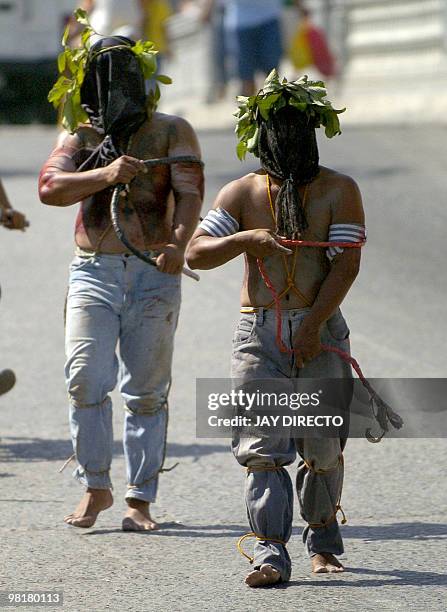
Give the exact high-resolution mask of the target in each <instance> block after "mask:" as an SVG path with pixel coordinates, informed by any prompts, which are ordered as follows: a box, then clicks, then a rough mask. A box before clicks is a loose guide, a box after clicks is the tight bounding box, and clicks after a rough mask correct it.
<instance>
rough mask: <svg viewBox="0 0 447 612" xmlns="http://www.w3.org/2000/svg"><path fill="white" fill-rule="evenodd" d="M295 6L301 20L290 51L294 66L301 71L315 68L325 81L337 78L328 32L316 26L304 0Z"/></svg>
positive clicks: (296, 1) (335, 63)
mask: <svg viewBox="0 0 447 612" xmlns="http://www.w3.org/2000/svg"><path fill="white" fill-rule="evenodd" d="M295 6H296V8H297V9H298V13H299V17H300V20H299V23H298V27H297V29H296V31H295V34H294V36H293V38H292V40H291V44H290V46H289V50H288V51H289V57H290V60H291V62H292V64H293V66H294V67H295V68H296V69H297V70H299V71H302V70H303V69H304V68H307V67H308V66H314V67H315V68H316V69H317V70H318V72H320V74H321V75H322V76H323V77H325V79H330V78H333V77H335V76H337V62H336V59H335V56H334V55H333V53H332V51H331V49H330V46H329V41H328V37H327V35H326V32H325V31H324V30H323V29H322V28H320V27H318V26H317V25H316V24H315V22H314V20H313V17H312V13H311V11H310V10H309V9H307V8H306V6H305V4H304V3H303V2H302V0H295Z"/></svg>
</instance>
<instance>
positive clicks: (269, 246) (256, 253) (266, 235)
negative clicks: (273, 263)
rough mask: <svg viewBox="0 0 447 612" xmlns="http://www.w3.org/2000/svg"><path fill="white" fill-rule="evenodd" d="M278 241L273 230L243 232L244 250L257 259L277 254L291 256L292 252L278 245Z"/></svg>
mask: <svg viewBox="0 0 447 612" xmlns="http://www.w3.org/2000/svg"><path fill="white" fill-rule="evenodd" d="M279 239H280V237H279V236H278V235H277V234H275V232H274V231H273V230H268V229H255V230H248V231H246V232H244V243H245V250H246V252H247V253H249V254H250V255H253V257H257V258H258V259H262V258H263V257H268V256H269V255H277V254H278V253H284V255H291V254H292V252H293V251H291V250H290V249H287V248H286V247H285V246H283V245H282V244H280V243H279Z"/></svg>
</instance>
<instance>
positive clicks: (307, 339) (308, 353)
mask: <svg viewBox="0 0 447 612" xmlns="http://www.w3.org/2000/svg"><path fill="white" fill-rule="evenodd" d="M293 347H294V349H295V359H296V365H297V367H299V368H302V367H303V366H304V364H305V363H306V362H307V361H312V359H314V358H315V357H316V356H317V355H319V354H320V353H321V351H322V350H323V349H322V347H321V340H320V328H319V327H315V326H310V325H307V324H306V319H304V320H303V322H302V323H301V325H300V327H299V328H298V330H297V332H296V334H295V336H294V337H293Z"/></svg>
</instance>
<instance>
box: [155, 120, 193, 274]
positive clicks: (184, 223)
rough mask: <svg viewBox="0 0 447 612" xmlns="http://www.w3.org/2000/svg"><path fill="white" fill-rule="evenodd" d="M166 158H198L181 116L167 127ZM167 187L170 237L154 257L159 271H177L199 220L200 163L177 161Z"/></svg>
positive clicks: (190, 134)
mask: <svg viewBox="0 0 447 612" xmlns="http://www.w3.org/2000/svg"><path fill="white" fill-rule="evenodd" d="M168 155H169V157H178V156H179V155H192V156H194V157H197V159H201V152H200V146H199V143H198V140H197V137H196V135H195V133H194V130H193V129H192V127H191V126H190V125H189V123H188V122H186V121H185V120H184V119H180V118H177V117H176V118H175V119H174V120H173V122H172V123H171V125H170V126H169V151H168ZM171 186H172V191H173V193H174V199H175V210H174V219H173V224H172V231H171V238H170V241H169V242H168V244H166V245H165V246H164V247H163V248H162V249H160V250H161V254H160V255H159V256H158V258H157V266H158V268H159V270H160V271H161V272H167V273H168V274H180V273H181V271H182V267H183V264H184V262H185V250H186V246H187V244H188V242H189V241H190V239H191V236H192V235H193V233H194V231H195V229H196V227H197V224H198V222H199V215H200V209H201V208H202V201H203V191H204V179H203V168H202V166H201V165H200V164H194V163H183V164H182V163H180V164H172V166H171Z"/></svg>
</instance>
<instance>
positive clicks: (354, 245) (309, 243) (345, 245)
mask: <svg viewBox="0 0 447 612" xmlns="http://www.w3.org/2000/svg"><path fill="white" fill-rule="evenodd" d="M278 242H279V243H280V244H282V245H283V246H301V247H340V248H342V249H360V248H362V246H364V245H365V244H366V240H362V241H360V242H314V241H313V240H288V239H286V238H278Z"/></svg>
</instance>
